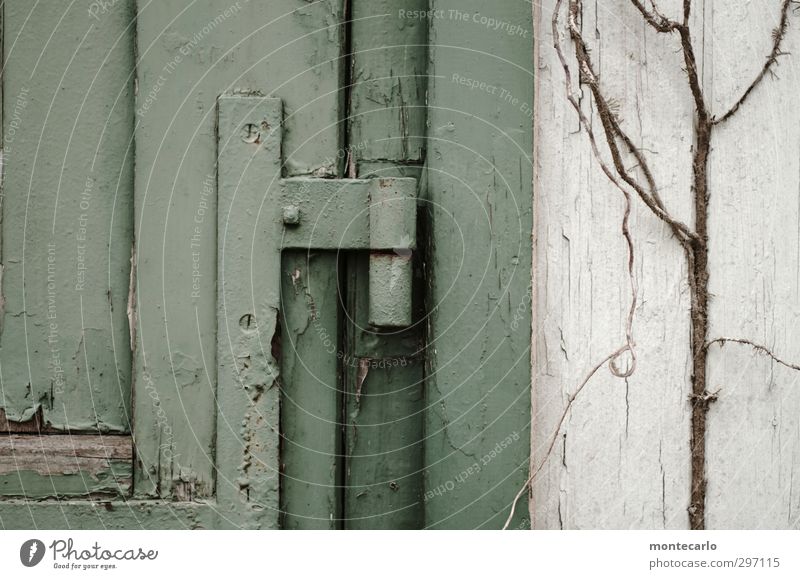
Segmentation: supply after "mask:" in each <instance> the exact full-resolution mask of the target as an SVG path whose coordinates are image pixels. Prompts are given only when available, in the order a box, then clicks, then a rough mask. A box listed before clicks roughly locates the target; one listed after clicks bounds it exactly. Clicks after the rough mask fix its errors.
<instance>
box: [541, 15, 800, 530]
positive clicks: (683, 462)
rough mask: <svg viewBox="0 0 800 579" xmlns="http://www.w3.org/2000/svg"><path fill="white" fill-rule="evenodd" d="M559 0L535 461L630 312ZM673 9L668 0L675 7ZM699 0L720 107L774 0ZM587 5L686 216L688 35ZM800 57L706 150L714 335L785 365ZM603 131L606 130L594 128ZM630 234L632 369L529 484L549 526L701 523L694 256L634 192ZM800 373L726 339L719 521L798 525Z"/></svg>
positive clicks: (798, 320) (638, 134) (669, 195)
mask: <svg viewBox="0 0 800 579" xmlns="http://www.w3.org/2000/svg"><path fill="white" fill-rule="evenodd" d="M554 3H555V1H554V0H546V1H545V2H544V3H543V7H542V8H541V11H540V14H539V18H538V21H537V27H538V35H537V38H538V47H537V51H538V52H537V56H536V58H537V63H536V70H537V71H538V79H537V91H538V93H537V111H536V112H537V118H538V119H539V120H538V122H537V132H536V142H537V150H538V156H537V159H536V172H537V175H536V180H535V191H536V205H537V211H536V215H537V224H536V227H537V231H538V234H537V235H538V238H537V244H536V245H535V251H536V271H535V274H534V278H535V279H538V288H537V294H538V297H537V299H536V309H537V313H536V316H535V327H534V332H535V336H537V340H536V352H535V356H534V359H535V368H534V401H533V405H534V414H533V425H534V427H533V428H534V431H533V460H534V463H535V464H536V465H538V464H540V462H541V461H542V460H543V459H544V456H543V455H544V453H545V451H546V449H547V446H548V444H549V442H550V439H551V437H552V435H553V432H554V430H555V428H556V425H557V422H558V420H559V418H560V416H561V413H562V412H563V409H564V407H565V406H566V403H567V397H568V395H569V394H570V393H572V392H574V390H575V388H576V387H577V386H578V384H579V383H580V382H581V380H582V379H583V377H584V376H585V375H586V373H587V372H588V370H589V369H590V368H591V367H592V366H593V365H594V364H596V363H597V362H598V361H599V360H600V359H602V358H603V357H604V356H606V355H608V354H609V353H610V352H612V351H613V350H614V349H616V348H618V347H619V346H620V345H621V344H622V343H623V342H624V324H625V316H626V313H627V308H628V305H629V303H628V299H629V295H628V282H627V279H626V277H625V275H626V267H625V260H626V251H625V242H624V239H623V237H622V235H621V233H620V223H621V219H622V211H623V199H622V196H621V194H620V193H619V191H617V190H616V189H614V188H613V186H612V185H610V184H609V182H608V181H607V179H606V178H605V176H604V175H603V174H602V172H601V171H600V168H599V166H598V164H597V162H596V161H595V160H594V158H593V157H592V155H591V151H590V147H589V143H588V139H587V137H586V135H585V134H583V133H578V132H577V125H578V121H577V118H576V115H575V112H574V110H572V109H571V108H570V105H569V103H568V102H567V99H566V94H565V88H564V77H563V71H562V69H561V68H560V66H559V64H558V61H557V57H556V54H555V51H554V49H553V46H552V45H553V39H552V35H551V32H550V18H551V16H552V9H553V5H554ZM678 4H679V2H678V0H670V1H669V2H667V1H664V2H661V3H660V6H661V8H662V10H663V11H664V12H666V13H667V14H668V15H670V16H673V15H674V16H677V15H678V14H679V13H680V11H679V7H678ZM693 4H694V11H695V16H694V19H693V22H692V26H693V30H694V43H695V50H696V52H697V53H698V58H699V59H700V61H701V63H702V64H703V70H702V73H703V79H704V85H705V91H706V95H707V98H708V100H709V102H710V103H711V107H712V109H713V111H714V112H716V113H720V112H723V111H724V110H726V108H727V107H729V106H730V105H731V104H732V102H733V100H734V99H735V98H738V96H739V94H740V93H741V91H742V90H743V89H744V88H745V87H746V86H747V84H749V83H750V82H751V81H752V79H753V78H754V76H755V74H756V72H757V71H758V69H759V68H760V67H761V66H762V65H763V62H764V58H765V57H766V55H767V54H768V52H769V47H770V43H771V36H770V31H771V29H772V28H774V26H775V24H776V23H777V17H778V9H779V2H778V1H777V0H774V1H773V0H770V1H769V2H758V3H754V2H743V1H739V0H737V1H735V2H729V3H727V2H726V3H724V4H721V3H716V4H715V5H714V4H712V3H711V2H705V3H704V2H702V1H696V2H694V3H693ZM765 4H768V5H769V7H768V8H767V7H765ZM584 9H585V14H584V21H583V30H584V31H592V32H590V33H588V34H585V37H586V39H587V41H589V42H590V43H591V46H590V48H591V49H592V50H593V52H592V54H593V58H594V60H595V64H596V66H597V69H598V74H599V76H600V81H601V84H602V86H603V88H604V90H605V91H606V92H607V94H608V95H609V96H611V97H613V98H614V99H615V100H616V101H617V102H618V103H619V107H620V116H621V117H622V118H623V119H624V123H623V128H624V129H625V130H627V131H628V132H629V134H630V136H631V137H632V138H633V140H634V142H636V143H637V144H638V145H639V146H640V147H641V148H642V150H644V152H645V154H646V156H647V157H648V160H649V162H650V164H651V168H652V169H653V171H654V174H655V178H656V181H657V183H658V185H659V190H660V193H661V196H662V197H663V199H664V202H665V203H666V205H667V208H668V209H669V210H670V212H671V213H672V214H673V215H674V216H675V217H676V218H679V219H681V220H684V221H687V222H690V221H691V216H692V213H691V205H690V190H689V185H690V176H691V165H690V159H691V157H690V151H691V145H692V136H691V135H692V131H691V123H692V100H691V96H690V93H689V89H688V85H687V82H686V80H685V75H684V73H683V71H682V66H683V62H682V58H681V55H680V53H679V51H678V44H677V39H676V38H674V37H670V36H668V35H664V34H657V33H656V32H655V31H653V30H652V29H649V28H647V27H646V26H645V24H644V22H643V20H642V18H641V15H639V14H638V12H636V10H635V8H633V6H632V5H631V4H630V2H628V1H627V0H602V1H600V2H597V3H589V2H586V3H585V5H584ZM562 22H563V19H562ZM799 43H800V19H799V18H798V17H797V15H794V16H792V18H791V25H790V31H789V33H788V35H787V38H786V51H787V52H789V53H792V54H798V55H800V46H798V44H799ZM571 48H572V47H571V46H570V47H568V50H567V51H566V52H567V53H568V54H571ZM798 59H800V57H793V56H791V55H790V56H785V57H782V58H781V60H780V63H781V65H780V66H779V67H778V69H777V72H778V75H779V78H777V79H770V80H768V81H767V82H766V83H765V84H764V85H763V86H762V87H760V88H759V89H758V91H757V92H756V93H755V94H754V95H753V97H752V100H750V101H749V102H748V103H747V104H746V105H745V107H743V109H742V110H741V111H740V112H739V113H738V114H737V115H736V116H735V117H734V118H733V119H732V120H731V121H730V123H729V124H728V125H726V126H725V127H724V128H722V129H720V130H719V131H717V132H716V134H715V140H714V143H713V150H712V154H711V160H710V190H711V223H710V225H711V232H710V253H711V257H710V259H711V265H710V269H711V293H712V294H713V296H712V300H711V306H710V317H711V331H710V337H711V338H714V337H717V336H721V335H726V336H731V337H739V338H746V339H751V340H753V341H755V342H759V343H763V344H765V345H766V346H768V347H769V348H771V349H772V350H773V351H774V352H775V353H776V354H778V355H779V356H781V357H783V358H784V359H788V360H790V361H798V360H800V340H798V339H797V336H796V335H795V333H794V329H795V328H798V327H800V233H798V232H799V231H800V228H799V227H798V221H799V220H800V219H799V216H800V107H797V106H796V95H797V93H798V88H800V72H798V71H800V60H798ZM642 64H645V66H644V67H643V66H642ZM572 71H573V74H575V71H576V67H575V64H574V61H572ZM590 100H591V99H590V98H589V94H588V92H586V91H584V94H583V98H582V99H581V103H582V105H583V107H584V111H585V112H586V113H587V115H589V117H590V118H592V119H593V120H595V121H597V118H596V115H594V114H593V113H594V111H592V110H591V108H590V107H591V103H590ZM596 130H597V131H598V134H600V133H601V132H602V131H601V127H600V126H599V122H596ZM602 150H603V151H604V152H605V150H606V149H605V147H602ZM606 158H608V157H606ZM631 230H632V233H633V235H634V242H635V244H636V272H637V278H638V282H639V300H640V304H639V307H638V308H637V311H636V319H635V322H634V324H635V325H634V338H635V341H636V345H637V356H638V368H637V370H636V373H635V374H634V375H633V376H632V377H630V378H629V379H628V380H622V379H617V378H614V377H613V376H612V375H611V373H610V372H609V371H608V370H607V369H606V368H603V369H601V371H600V372H599V373H598V374H597V375H596V376H595V377H594V378H593V379H592V380H591V382H590V383H589V385H588V386H587V387H586V388H585V389H584V391H583V392H582V394H581V396H580V397H579V398H578V400H577V401H576V402H575V404H574V405H573V408H572V410H571V411H570V414H569V416H568V418H567V420H566V421H565V425H564V428H563V429H562V433H561V434H562V436H560V437H559V440H558V442H557V443H556V447H555V449H554V451H553V454H552V456H551V457H550V458H549V460H548V464H547V465H546V466H545V468H544V469H542V472H541V473H540V474H539V475H538V477H537V479H536V481H535V482H534V485H533V500H532V502H531V513H532V517H533V521H534V526H535V527H537V528H559V527H564V528H686V527H687V525H688V516H687V513H686V507H687V505H688V495H689V472H690V467H689V418H690V408H689V405H688V402H687V397H688V394H689V391H690V387H689V374H690V359H689V324H688V287H687V283H686V264H685V260H684V257H683V254H682V251H681V250H680V247H679V245H678V243H677V242H676V241H675V239H673V238H672V237H671V236H670V234H669V232H668V230H667V229H666V227H665V226H664V225H663V224H662V223H661V222H659V221H658V219H657V218H656V217H654V216H653V215H652V214H651V213H650V212H649V211H648V210H647V209H646V208H645V207H644V206H643V205H642V204H641V203H640V202H638V200H637V202H636V203H635V204H634V214H633V216H632V219H631ZM798 381H800V375H798V373H795V372H793V371H792V370H789V369H786V368H782V367H779V366H777V365H775V364H773V363H771V362H770V361H769V360H768V359H766V358H765V357H763V356H761V355H759V354H757V353H754V352H753V351H751V350H748V349H746V348H744V347H741V346H736V345H728V346H725V347H724V349H719V348H715V349H714V350H712V352H711V356H710V359H709V386H710V388H711V389H712V390H716V389H717V388H719V389H720V393H719V401H718V402H716V403H715V404H714V405H713V406H712V408H711V411H710V414H709V425H708V436H709V443H708V452H707V456H708V478H709V486H708V501H707V524H708V527H709V528H772V527H775V528H787V527H793V528H796V527H798V526H800V522H799V518H800V492H799V491H798V489H796V488H795V483H794V478H795V475H800V471H799V470H798V468H797V467H796V466H795V464H796V463H798V462H800V461H798V460H797V459H798V458H800V389H798V385H800V384H798ZM564 435H565V437H566V438H564ZM565 441H566V442H565ZM798 478H800V477H798Z"/></svg>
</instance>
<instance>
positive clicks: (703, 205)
mask: <svg viewBox="0 0 800 579" xmlns="http://www.w3.org/2000/svg"><path fill="white" fill-rule="evenodd" d="M630 2H631V4H632V5H633V7H634V8H635V9H636V10H637V11H638V12H639V13H640V14H641V15H642V17H643V18H644V20H645V22H646V23H647V24H648V25H649V26H650V27H651V28H652V29H654V30H655V31H656V32H657V33H660V34H668V35H676V36H677V38H678V42H679V45H680V46H679V50H680V52H681V53H682V56H683V61H684V72H685V73H686V77H687V82H688V85H689V91H690V93H691V96H692V99H693V102H694V135H693V137H694V147H693V155H692V201H693V204H692V205H693V217H694V223H693V225H692V226H691V227H690V226H689V225H687V224H685V223H683V222H681V221H680V220H678V219H676V218H675V217H673V216H672V214H671V213H670V211H669V210H668V209H667V207H666V206H665V204H664V202H663V200H662V199H661V197H660V195H659V192H658V187H657V185H656V181H655V178H654V176H653V172H652V171H651V169H650V166H649V165H648V162H647V159H646V157H645V155H644V153H643V151H642V149H640V148H639V147H637V146H636V145H635V144H634V142H633V141H632V140H631V138H630V137H629V136H628V135H627V133H626V132H625V131H624V130H623V128H622V124H621V121H620V119H619V117H618V116H617V115H616V113H615V110H616V107H615V103H614V101H613V100H612V99H610V98H609V97H608V96H607V95H606V93H604V91H603V88H602V86H601V83H600V80H599V77H598V75H597V73H596V70H595V67H594V64H593V62H592V59H591V56H590V52H589V48H588V46H587V44H586V42H585V40H584V38H583V35H582V28H581V17H582V13H583V5H582V2H581V0H556V5H555V8H554V10H553V17H552V21H551V25H552V33H553V44H554V48H555V50H556V53H557V54H558V59H559V62H560V64H561V66H562V68H563V70H564V75H565V85H566V93H567V99H568V101H569V102H570V104H571V105H572V107H573V108H574V109H575V112H576V113H577V116H578V120H579V122H580V125H581V127H582V129H583V130H584V132H585V133H586V134H587V136H588V138H589V143H590V146H591V149H592V153H593V155H594V156H595V158H596V159H597V161H598V163H599V165H600V168H601V170H602V171H603V173H604V174H605V175H606V177H607V178H608V179H609V180H610V181H611V183H612V184H613V185H614V186H615V187H616V188H617V189H619V190H620V191H621V192H622V194H623V196H624V198H625V213H624V217H623V224H622V233H623V236H624V237H625V240H626V242H627V245H628V275H629V278H630V283H631V290H632V299H631V308H630V311H629V314H628V319H627V325H626V341H625V345H623V346H622V347H621V348H619V349H618V350H616V351H615V352H613V353H612V354H610V355H608V356H607V357H605V358H604V359H603V360H601V361H600V362H599V363H597V364H596V365H595V366H594V367H593V368H592V369H591V370H590V372H589V373H588V374H587V375H586V377H585V378H584V380H583V381H582V382H581V383H580V384H579V385H578V387H577V389H576V390H575V392H574V393H573V394H571V395H570V396H569V398H568V401H567V405H566V407H565V409H564V411H563V413H562V415H561V418H560V420H559V421H558V424H557V427H556V430H555V432H554V434H553V436H552V438H551V440H550V443H549V445H548V448H547V451H546V453H545V456H544V457H543V460H542V461H541V462H540V464H539V465H538V466H536V467H535V466H534V464H533V461H531V472H530V476H529V478H528V480H527V481H526V483H525V485H524V486H523V488H522V489H520V491H519V492H518V493H517V496H516V497H515V500H514V503H513V505H512V508H511V513H510V514H509V516H508V520H507V521H506V524H505V526H504V528H508V526H509V524H510V523H511V520H512V518H513V516H514V510H515V507H516V504H517V502H518V501H519V499H520V498H521V497H522V495H523V494H524V493H525V491H526V490H527V489H529V488H530V486H531V483H532V481H533V479H534V478H535V477H536V475H538V474H539V472H540V471H541V470H542V468H543V467H544V465H545V463H546V462H547V460H548V458H549V457H550V455H551V453H552V451H553V448H554V447H555V443H556V440H557V439H558V435H559V433H560V431H561V428H562V426H563V424H564V421H565V420H566V417H567V415H568V413H569V410H570V409H571V407H572V405H573V403H574V401H575V399H576V398H577V397H578V395H579V394H580V393H581V392H582V391H583V389H584V388H585V387H586V386H587V385H588V383H589V381H590V380H591V378H592V377H593V376H594V375H595V374H596V373H597V372H598V371H599V370H600V369H601V368H602V367H603V366H605V365H606V364H608V365H609V368H610V370H611V372H612V373H613V374H614V375H615V376H621V377H627V376H630V375H631V374H633V372H634V370H635V367H636V356H635V351H634V345H635V344H634V341H633V329H632V328H633V314H634V310H635V308H636V293H637V292H636V281H635V277H634V273H633V262H634V251H633V249H634V248H633V242H632V241H631V236H630V232H629V230H628V218H629V215H630V209H631V208H630V203H631V199H632V197H634V196H636V197H638V198H639V199H640V200H641V201H642V202H643V203H644V204H645V206H646V207H647V208H648V209H649V210H650V211H651V212H652V213H653V214H654V215H655V216H656V217H657V218H658V219H660V220H661V221H663V222H664V223H666V224H667V225H668V227H669V229H670V231H671V232H672V235H673V236H674V237H675V239H676V240H677V241H678V243H679V244H680V245H681V248H682V249H683V253H684V255H685V257H686V264H687V281H688V285H689V292H690V306H689V315H690V321H691V330H690V334H691V335H690V347H691V357H692V375H691V391H692V392H691V395H690V402H691V405H692V418H691V444H690V448H691V488H690V503H689V506H688V509H687V511H688V513H689V524H690V527H691V528H692V529H703V528H705V500H706V472H705V468H706V431H707V428H706V422H707V418H708V410H709V407H710V405H711V403H712V402H713V401H714V400H715V399H716V396H717V393H716V392H714V393H711V392H709V390H708V387H707V381H706V365H707V359H708V351H709V348H710V347H711V346H713V345H718V346H720V347H721V346H723V345H725V344H728V343H731V344H739V345H744V346H747V347H750V348H752V349H753V350H754V351H755V352H757V353H761V354H764V355H766V356H768V357H770V358H771V359H772V360H773V361H775V362H777V363H779V364H782V365H784V366H786V367H789V368H792V369H795V370H800V366H798V365H795V364H790V363H788V362H785V361H783V360H781V359H780V358H778V357H777V356H776V355H775V354H773V353H772V352H771V351H770V350H769V349H768V348H766V347H764V346H762V345H760V344H756V343H754V342H752V341H750V340H746V339H741V338H716V339H713V340H709V338H708V301H709V291H708V282H709V271H708V210H709V194H710V193H709V188H708V161H709V156H710V154H711V143H712V138H713V134H714V129H715V128H716V127H717V126H719V125H721V124H723V123H726V122H727V121H729V120H730V119H731V118H732V117H734V116H735V115H736V114H737V113H738V112H739V111H740V110H741V107H742V105H744V104H745V103H746V102H747V100H748V99H749V98H750V97H751V95H752V94H753V92H754V91H755V89H756V88H757V87H758V86H759V85H760V84H761V83H762V82H763V81H764V80H765V79H766V78H767V77H769V76H771V75H773V74H774V68H775V67H776V66H777V65H778V59H779V58H780V57H781V56H783V55H785V54H786V53H785V52H783V50H782V45H783V41H784V38H785V36H786V30H787V28H788V26H789V16H790V8H791V7H792V5H797V4H799V3H800V2H798V0H781V4H780V6H781V14H780V21H779V23H778V26H777V27H776V28H775V29H774V30H773V33H772V49H771V51H770V53H769V55H768V56H767V58H766V60H765V62H764V64H763V66H762V67H761V69H760V71H759V73H758V75H757V76H756V77H755V79H754V80H753V81H752V82H751V83H750V84H749V85H748V86H747V88H746V89H745V90H744V92H743V93H742V95H741V96H740V97H739V98H738V99H737V100H736V101H735V102H734V104H733V105H732V106H731V107H730V108H729V109H728V110H727V111H726V112H724V113H723V114H722V115H720V116H715V115H713V114H712V113H711V111H710V109H709V107H708V105H707V103H706V99H705V95H704V92H703V87H702V83H701V81H700V76H699V71H698V66H697V58H696V56H695V53H694V47H693V43H692V32H691V27H690V18H691V10H692V2H691V0H683V10H682V15H681V18H680V19H679V20H673V19H671V18H668V17H667V16H665V15H664V14H663V13H662V12H661V10H660V9H659V7H658V4H657V2H656V0H648V2H647V3H645V2H643V1H642V0H630ZM565 4H566V16H567V21H566V24H567V26H566V29H567V34H568V36H569V39H570V41H571V42H572V45H573V48H574V56H575V62H576V63H577V68H578V78H579V81H580V84H581V85H582V86H584V87H586V88H587V89H588V90H589V92H590V94H591V96H592V102H593V104H594V107H595V109H596V111H597V115H598V117H599V119H600V124H601V126H602V128H603V135H604V137H605V144H606V146H607V147H608V152H609V154H610V155H611V163H610V164H609V163H608V162H606V161H605V160H604V158H603V155H602V154H601V152H600V147H599V145H598V139H597V136H596V135H595V132H594V131H593V128H592V124H591V123H590V122H589V119H588V118H587V117H586V115H585V113H584V112H583V110H582V109H581V105H580V102H579V101H578V97H577V96H576V92H575V91H574V87H573V81H572V73H571V71H570V65H569V62H568V60H567V57H566V56H565V53H564V50H563V48H562V41H561V33H560V15H561V12H562V7H563V6H565ZM628 160H631V161H632V163H626V161H628ZM629 165H632V166H634V167H635V168H636V169H637V170H638V174H633V173H632V172H631V170H629V169H628V168H627V167H628V166H629ZM625 353H628V354H630V356H631V359H632V363H631V364H630V365H629V367H628V369H627V370H626V371H624V372H623V371H620V369H619V367H618V364H617V361H618V359H619V357H620V356H621V355H623V354H625Z"/></svg>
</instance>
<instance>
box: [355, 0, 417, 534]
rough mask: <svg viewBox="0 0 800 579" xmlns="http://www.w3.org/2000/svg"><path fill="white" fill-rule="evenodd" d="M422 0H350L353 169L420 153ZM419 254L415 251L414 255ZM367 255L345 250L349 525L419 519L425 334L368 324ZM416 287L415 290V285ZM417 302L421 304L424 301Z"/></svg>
mask: <svg viewBox="0 0 800 579" xmlns="http://www.w3.org/2000/svg"><path fill="white" fill-rule="evenodd" d="M427 4H428V3H427V0H412V1H411V2H404V3H402V4H401V6H402V9H399V7H398V4H397V3H396V2H394V3H393V2H390V1H389V0H379V1H377V2H374V1H366V0H354V1H353V2H352V24H351V29H350V31H351V69H350V71H349V72H350V78H349V82H350V85H349V88H350V101H349V105H350V109H349V114H348V125H349V128H348V140H347V143H348V145H347V149H346V150H345V151H344V157H345V160H346V161H348V167H347V172H348V174H349V175H354V176H355V175H357V176H358V177H360V178H365V177H372V176H378V177H388V176H398V177H403V176H413V177H419V169H420V167H421V164H422V163H423V162H424V159H425V122H426V118H427V115H426V106H427V103H426V102H425V96H426V90H427V68H428V60H427V38H428V25H427V22H426V21H425V19H424V18H423V19H420V18H409V17H407V16H406V15H407V14H410V13H418V12H420V11H424V10H425V9H426V8H427ZM420 262H421V260H420ZM368 279H369V266H368V256H366V255H358V256H351V257H349V258H348V269H347V280H348V283H347V303H348V312H347V316H346V318H347V336H346V346H345V347H346V350H345V351H346V353H347V355H346V357H345V363H344V364H343V372H344V376H345V381H346V389H347V403H346V433H345V437H346V441H347V443H346V451H347V458H346V468H345V483H346V489H345V497H344V502H345V519H346V520H345V526H346V528H349V529H375V528H386V529H391V528H403V529H411V528H420V527H421V526H422V525H423V524H424V509H423V504H422V464H423V456H422V455H423V444H422V440H423V397H422V396H423V394H422V393H423V382H424V365H423V363H422V359H423V356H422V354H423V350H422V344H423V334H424V327H425V326H424V324H423V323H421V322H419V320H421V319H422V317H423V316H422V315H421V314H420V312H417V313H416V314H415V316H414V320H415V321H416V322H417V323H416V324H415V325H414V326H412V327H411V328H410V329H408V330H404V331H400V332H398V331H382V330H379V329H375V328H370V327H369V323H368V320H369V317H368V295H369V287H368V282H367V280H368ZM417 293H420V292H417ZM420 306H421V303H418V304H417V307H420Z"/></svg>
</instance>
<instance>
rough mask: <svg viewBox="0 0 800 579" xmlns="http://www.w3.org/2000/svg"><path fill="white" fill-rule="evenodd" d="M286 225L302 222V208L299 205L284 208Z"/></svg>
mask: <svg viewBox="0 0 800 579" xmlns="http://www.w3.org/2000/svg"><path fill="white" fill-rule="evenodd" d="M283 223H284V225H299V224H300V208H299V207H298V206H297V205H287V206H286V207H284V208H283Z"/></svg>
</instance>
